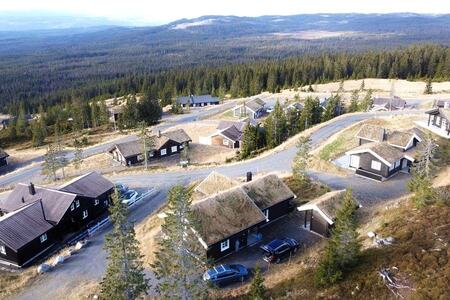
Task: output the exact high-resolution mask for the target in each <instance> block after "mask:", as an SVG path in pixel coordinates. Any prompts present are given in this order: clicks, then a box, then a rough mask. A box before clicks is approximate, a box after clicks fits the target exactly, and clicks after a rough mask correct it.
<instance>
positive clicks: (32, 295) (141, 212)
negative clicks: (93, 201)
mask: <svg viewBox="0 0 450 300" xmlns="http://www.w3.org/2000/svg"><path fill="white" fill-rule="evenodd" d="M405 113H407V112H397V113H378V115H383V114H391V115H393V114H405ZM373 116H374V114H359V115H349V116H344V117H341V118H339V119H336V120H334V121H333V122H331V123H330V124H328V125H326V126H323V127H322V128H320V129H318V130H317V131H316V132H315V133H313V134H312V136H311V140H312V145H313V148H314V147H317V146H318V145H319V144H320V143H322V142H323V141H324V140H326V139H327V138H329V137H330V136H332V135H333V134H335V133H337V132H339V131H340V130H342V129H344V128H345V127H347V126H349V125H351V124H353V123H355V122H358V121H361V120H364V119H367V118H370V117H373ZM295 152H296V149H295V147H291V148H288V149H286V150H283V151H280V152H277V153H273V154H271V155H268V156H265V157H261V158H258V159H254V160H250V161H245V162H242V163H239V164H233V165H228V166H227V165H226V166H221V167H215V168H203V169H192V170H189V169H188V170H183V171H178V172H165V173H156V174H136V175H118V176H112V177H111V179H112V180H113V181H116V182H122V183H125V184H127V185H129V186H131V187H135V188H141V189H145V188H148V187H150V186H155V187H157V188H158V189H159V190H160V191H161V192H160V193H159V194H158V196H156V197H154V198H153V199H149V200H147V201H145V202H143V203H141V204H140V205H139V206H138V207H135V208H134V209H133V210H132V211H131V213H130V218H131V219H132V220H135V221H136V222H137V223H139V222H140V221H141V220H142V219H144V218H145V217H146V216H148V215H150V214H151V213H153V212H154V211H155V209H156V208H157V207H159V206H160V205H162V204H163V203H164V202H165V196H166V193H167V190H168V189H169V188H170V187H171V186H172V185H175V184H188V183H189V182H192V181H194V180H197V179H200V178H203V177H206V176H207V175H208V174H209V173H210V172H211V171H213V170H215V171H218V172H221V173H223V174H225V175H228V176H231V177H240V176H244V175H245V173H246V172H247V171H252V172H254V173H264V172H273V171H279V172H289V171H290V170H291V164H292V159H293V157H294V155H295ZM310 175H311V176H312V177H313V178H316V179H318V180H320V181H322V182H324V183H326V184H328V185H330V187H332V188H335V189H341V188H347V187H352V188H353V190H354V192H355V194H356V195H357V196H358V198H359V200H360V201H361V203H362V204H363V206H365V207H367V206H370V205H372V204H373V203H375V202H378V201H380V200H384V199H389V198H394V197H398V196H401V195H403V194H404V193H405V192H406V189H405V183H406V179H407V176H405V175H402V174H401V175H398V176H396V177H394V178H393V179H392V180H390V181H388V182H385V183H378V182H374V181H370V180H367V179H362V178H358V177H355V176H349V177H340V176H336V175H330V174H323V173H317V172H310ZM297 196H298V197H300V198H301V196H302V195H297ZM107 231H108V229H105V230H104V231H103V232H102V233H100V234H99V235H98V236H96V237H95V238H94V239H93V240H92V243H91V244H90V246H89V247H88V248H86V250H85V251H84V252H83V253H82V254H80V255H79V256H76V257H73V258H71V260H72V259H73V261H70V262H68V264H64V265H63V266H62V267H61V268H59V269H58V270H55V271H53V272H51V273H49V274H46V275H44V276H42V277H41V278H40V280H39V281H38V282H36V283H35V284H33V285H32V286H31V287H29V288H27V289H26V290H25V291H24V292H23V293H21V294H20V295H18V296H17V297H16V298H17V299H33V300H34V299H58V298H60V297H61V293H62V292H63V291H67V290H70V289H72V288H76V287H77V286H78V285H79V284H81V283H83V282H85V281H98V280H100V279H101V276H102V274H103V272H104V270H105V267H106V254H105V252H104V251H103V250H102V245H103V238H104V233H106V232H107ZM148 274H149V275H151V272H149V273H148Z"/></svg>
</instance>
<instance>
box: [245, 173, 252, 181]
mask: <svg viewBox="0 0 450 300" xmlns="http://www.w3.org/2000/svg"><path fill="white" fill-rule="evenodd" d="M246 181H247V182H250V181H252V172H247V180H246Z"/></svg>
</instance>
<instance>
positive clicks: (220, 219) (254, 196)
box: [192, 172, 296, 259]
mask: <svg viewBox="0 0 450 300" xmlns="http://www.w3.org/2000/svg"><path fill="white" fill-rule="evenodd" d="M295 197H296V196H295V195H294V193H293V192H292V191H291V190H290V189H289V188H288V187H287V185H286V184H285V183H284V182H283V181H282V180H281V179H280V178H279V177H278V176H276V175H272V174H270V175H266V176H264V177H261V178H259V179H256V180H252V179H251V175H249V176H248V177H247V182H245V183H243V184H242V183H241V184H240V183H238V182H236V181H234V180H232V179H230V178H228V177H226V176H224V175H221V174H219V173H216V172H212V173H211V174H210V175H209V176H208V177H207V178H206V179H205V180H204V181H202V182H201V183H200V184H199V185H198V186H197V187H196V188H195V194H194V198H195V199H196V201H194V203H193V205H192V211H193V213H194V215H195V217H196V219H197V221H198V232H197V233H198V238H199V241H200V243H201V245H202V246H203V247H204V248H205V250H206V255H207V257H208V258H213V259H219V258H222V257H224V256H226V255H228V254H231V253H233V252H236V251H238V250H239V249H241V248H244V247H246V246H249V245H252V244H254V243H256V242H258V241H260V240H261V234H260V232H259V229H260V228H261V227H263V226H267V225H269V224H271V223H272V222H273V221H275V220H277V219H279V218H281V217H283V216H285V215H286V214H288V213H289V212H291V211H292V210H293V209H294V207H293V203H292V200H293V199H294V198H295Z"/></svg>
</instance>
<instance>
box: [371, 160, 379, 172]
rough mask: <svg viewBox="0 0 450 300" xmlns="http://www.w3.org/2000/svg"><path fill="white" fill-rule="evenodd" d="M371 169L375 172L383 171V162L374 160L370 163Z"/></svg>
mask: <svg viewBox="0 0 450 300" xmlns="http://www.w3.org/2000/svg"><path fill="white" fill-rule="evenodd" d="M370 168H371V169H372V170H375V171H381V162H379V161H376V160H372V162H371V163H370Z"/></svg>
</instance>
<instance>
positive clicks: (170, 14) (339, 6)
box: [0, 0, 450, 24]
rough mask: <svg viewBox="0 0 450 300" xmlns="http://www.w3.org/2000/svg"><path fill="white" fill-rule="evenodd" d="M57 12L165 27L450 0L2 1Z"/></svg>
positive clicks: (434, 8) (438, 5) (416, 7)
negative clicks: (212, 18)
mask: <svg viewBox="0 0 450 300" xmlns="http://www.w3.org/2000/svg"><path fill="white" fill-rule="evenodd" d="M11 11H23V12H42V11H45V12H54V13H58V14H59V13H64V14H67V13H70V14H77V15H78V14H80V15H86V16H93V17H106V18H108V19H111V20H117V21H127V22H130V21H134V22H135V23H148V24H164V23H168V22H171V21H174V20H177V19H181V18H195V17H199V16H203V15H236V16H261V15H293V14H301V13H348V12H357V13H389V12H414V13H428V14H443V13H450V1H449V0H428V1H426V0H377V1H373V0H313V1H311V0H308V1H305V0H220V1H216V0H158V1H155V0H0V12H11Z"/></svg>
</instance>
